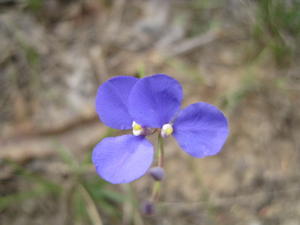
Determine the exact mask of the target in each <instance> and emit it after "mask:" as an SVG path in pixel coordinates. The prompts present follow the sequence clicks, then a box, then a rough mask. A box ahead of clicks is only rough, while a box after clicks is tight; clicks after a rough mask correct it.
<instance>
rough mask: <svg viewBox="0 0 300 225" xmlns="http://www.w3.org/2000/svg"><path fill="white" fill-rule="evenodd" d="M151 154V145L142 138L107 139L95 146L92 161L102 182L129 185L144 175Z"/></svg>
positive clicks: (120, 137) (151, 157) (128, 136)
mask: <svg viewBox="0 0 300 225" xmlns="http://www.w3.org/2000/svg"><path fill="white" fill-rule="evenodd" d="M153 152H154V151H153V146H152V144H151V143H150V142H149V141H148V140H147V139H146V138H144V137H142V136H138V137H136V136H133V135H123V136H118V137H108V138H104V139H103V140H102V141H101V142H100V143H98V144H97V145H96V147H95V148H94V150H93V153H92V161H93V163H94V165H95V167H96V171H97V173H98V174H99V175H100V176H101V177H102V178H103V179H104V180H106V181H108V182H110V183H113V184H119V183H129V182H131V181H133V180H136V179H138V178H140V177H141V176H142V175H144V174H145V173H146V171H147V170H148V169H149V167H150V165H151V163H152V161H153Z"/></svg>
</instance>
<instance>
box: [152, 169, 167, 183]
mask: <svg viewBox="0 0 300 225" xmlns="http://www.w3.org/2000/svg"><path fill="white" fill-rule="evenodd" d="M149 174H150V175H151V177H152V178H153V179H154V180H156V181H161V180H162V179H163V178H164V176H165V171H164V169H163V168H161V167H153V168H151V169H150V170H149Z"/></svg>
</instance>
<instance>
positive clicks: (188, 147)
mask: <svg viewBox="0 0 300 225" xmlns="http://www.w3.org/2000/svg"><path fill="white" fill-rule="evenodd" d="M228 133H229V130H228V122H227V119H226V117H225V116H224V114H223V113H222V112H221V111H220V110H219V109H218V108H217V107H215V106H213V105H210V104H207V103H204V102H199V103H195V104H192V105H190V106H188V107H187V108H185V109H184V110H182V111H181V112H180V114H179V115H178V117H177V118H176V120H175V122H174V133H173V135H174V137H175V139H176V140H177V142H178V144H179V145H180V147H181V148H182V149H183V150H184V151H185V152H187V153H188V154H190V155H192V156H194V157H198V158H203V157H206V156H211V155H215V154H217V153H218V152H219V151H220V150H221V149H222V146H223V145H224V143H225V141H226V138H227V136H228Z"/></svg>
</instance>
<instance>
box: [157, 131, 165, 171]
mask: <svg viewBox="0 0 300 225" xmlns="http://www.w3.org/2000/svg"><path fill="white" fill-rule="evenodd" d="M157 166H159V167H161V168H163V167H164V140H163V137H162V136H161V135H160V134H158V149H157Z"/></svg>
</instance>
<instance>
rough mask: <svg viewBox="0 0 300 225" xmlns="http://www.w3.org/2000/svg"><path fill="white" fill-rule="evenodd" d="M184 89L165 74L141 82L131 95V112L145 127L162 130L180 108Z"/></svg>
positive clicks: (146, 78)
mask: <svg viewBox="0 0 300 225" xmlns="http://www.w3.org/2000/svg"><path fill="white" fill-rule="evenodd" d="M182 97H183V94H182V88H181V85H180V84H179V82H178V81H176V80H175V79H173V78H172V77H169V76H167V75H164V74H156V75H152V76H149V77H145V78H143V79H141V80H139V81H138V82H137V83H136V85H135V86H134V87H133V88H132V91H131V93H130V95H129V112H130V114H131V115H132V117H133V118H134V120H135V121H136V122H137V123H139V124H142V125H143V126H147V127H152V128H161V127H162V125H164V124H165V123H169V122H170V120H171V119H172V118H173V117H174V116H175V114H176V112H177V111H178V110H179V108H180V104H181V101H182Z"/></svg>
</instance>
